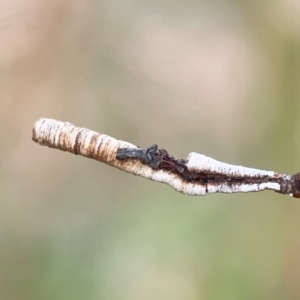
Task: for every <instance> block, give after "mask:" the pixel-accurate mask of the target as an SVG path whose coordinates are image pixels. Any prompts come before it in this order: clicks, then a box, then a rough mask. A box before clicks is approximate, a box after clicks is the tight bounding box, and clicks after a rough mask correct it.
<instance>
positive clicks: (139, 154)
mask: <svg viewBox="0 0 300 300" xmlns="http://www.w3.org/2000/svg"><path fill="white" fill-rule="evenodd" d="M116 158H117V159H119V160H125V159H128V158H131V159H139V160H140V161H141V162H142V163H144V164H145V165H147V166H149V167H151V168H153V169H155V170H158V169H164V170H168V171H171V172H175V173H179V174H183V173H184V172H185V171H186V169H187V167H186V165H185V164H186V161H185V160H184V159H176V158H174V157H173V156H171V155H169V153H168V152H167V150H165V149H158V146H157V145H155V144H154V145H152V146H150V147H148V148H137V149H134V148H120V149H118V151H117V155H116Z"/></svg>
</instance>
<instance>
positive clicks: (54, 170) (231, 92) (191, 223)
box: [0, 0, 300, 300]
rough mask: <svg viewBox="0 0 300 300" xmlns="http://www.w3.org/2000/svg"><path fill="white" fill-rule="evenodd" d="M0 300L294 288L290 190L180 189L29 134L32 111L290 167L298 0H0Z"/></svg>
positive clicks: (271, 294) (299, 268)
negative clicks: (197, 193) (200, 192)
mask: <svg viewBox="0 0 300 300" xmlns="http://www.w3.org/2000/svg"><path fill="white" fill-rule="evenodd" d="M0 68H1V69H0V97H1V98H0V99H1V105H0V108H1V109H0V137H1V148H0V153H1V158H0V159H1V161H0V299H1V300H2V299H3V300H12V299H16V300H17V299H22V300H27V299H28V300H29V299H30V300H35V299H39V300H40V299H64V300H65V299H72V300H73V299H85V300H88V299H109V300H110V299H125V300H126V299H128V300H141V299H143V300H144V299H145V300H150V299H151V300H152V299H172V300H177V299H178V300H184V299H188V300H193V299H209V300H210V299H230V300H232V299H239V300H240V299H272V300H274V299H299V298H300V284H299V281H300V255H299V253H300V233H299V232H300V203H299V199H293V198H290V197H288V196H282V195H279V194H276V193H274V192H262V193H258V194H235V195H224V194H220V195H218V194H216V195H208V196H206V197H188V196H184V195H181V194H178V193H176V192H175V191H173V190H172V189H171V188H170V187H168V186H166V185H162V184H158V183H154V182H151V181H147V180H145V179H142V178H138V177H135V176H131V175H129V174H126V173H123V172H120V171H118V170H116V169H113V168H110V167H108V166H106V165H103V164H100V163H97V162H95V161H92V160H88V159H85V158H82V157H77V156H75V155H71V154H67V153H63V152H61V151H57V150H53V149H48V148H45V147H40V146H38V145H37V144H35V143H33V142H32V141H31V129H32V127H33V125H34V123H35V121H36V120H37V119H38V118H40V117H48V118H54V119H58V120H61V121H69V122H72V123H74V124H75V125H77V126H82V127H86V128H90V129H93V130H95V131H98V132H102V133H106V134H109V135H111V136H113V137H115V138H119V139H123V140H126V141H129V142H132V143H134V144H137V145H140V146H145V147H146V146H149V145H151V144H153V143H157V144H158V145H159V146H160V147H161V148H166V149H168V150H169V152H170V153H171V154H172V155H175V156H177V157H182V158H186V157H187V155H188V153H189V152H191V151H196V152H199V153H203V154H206V155H208V156H211V157H213V158H215V159H218V160H221V161H225V162H228V163H233V164H242V165H245V166H251V167H256V168H261V169H268V170H275V171H278V172H282V173H288V174H294V173H296V172H298V171H300V157H299V153H300V118H299V109H300V2H299V0H279V1H266V0H264V1H258V0H254V1H246V0H244V1H235V0H226V1H221V0H213V1H210V0H201V1H175V2H174V1H165V0H161V1H155V0H153V1H146V0H139V1H135V0H125V1H120V0H111V1H100V0H98V1H96V0H77V1H68V0H60V1H58V0H53V1H38V0H28V1H23V0H10V1H8V0H0Z"/></svg>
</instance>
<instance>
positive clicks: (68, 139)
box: [32, 119, 300, 198]
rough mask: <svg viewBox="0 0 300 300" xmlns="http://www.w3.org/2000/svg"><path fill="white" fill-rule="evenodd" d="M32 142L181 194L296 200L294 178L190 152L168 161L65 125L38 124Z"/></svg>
mask: <svg viewBox="0 0 300 300" xmlns="http://www.w3.org/2000/svg"><path fill="white" fill-rule="evenodd" d="M32 139H33V141H35V142H36V143H38V144H40V145H44V146H48V147H50V148H55V149H60V150H63V151H68V152H71V153H73V154H76V155H82V156H85V157H88V158H92V159H95V160H98V161H101V162H103V163H105V164H108V165H110V166H112V167H115V168H118V169H120V170H123V171H126V172H128V173H131V174H134V175H138V176H141V177H144V178H147V179H150V180H153V181H158V182H162V183H166V184H168V185H170V186H172V187H173V188H174V189H175V190H176V191H178V192H180V193H183V194H187V195H201V196H202V195H205V194H207V193H237V192H244V193H247V192H259V191H263V190H273V191H275V192H277V193H281V194H290V195H292V196H294V197H296V198H299V197H300V173H297V174H295V175H292V176H290V175H285V174H278V173H275V172H273V171H264V170H258V169H252V168H245V167H242V166H235V165H230V164H226V163H222V162H219V161H217V160H214V159H212V158H210V157H207V156H205V155H202V154H198V153H194V152H191V153H190V154H189V155H188V158H187V159H186V160H184V159H177V158H175V157H173V156H171V155H170V154H169V153H168V152H167V151H166V150H164V149H158V147H157V145H153V146H151V147H148V148H138V147H137V146H135V145H133V144H130V143H128V142H124V141H121V140H117V139H114V138H112V137H110V136H108V135H105V134H100V133H97V132H95V131H92V130H89V129H85V128H80V127H76V126H74V125H72V124H70V123H67V122H60V121H56V120H52V119H40V120H38V121H37V122H36V123H35V125H34V128H33V136H32Z"/></svg>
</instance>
